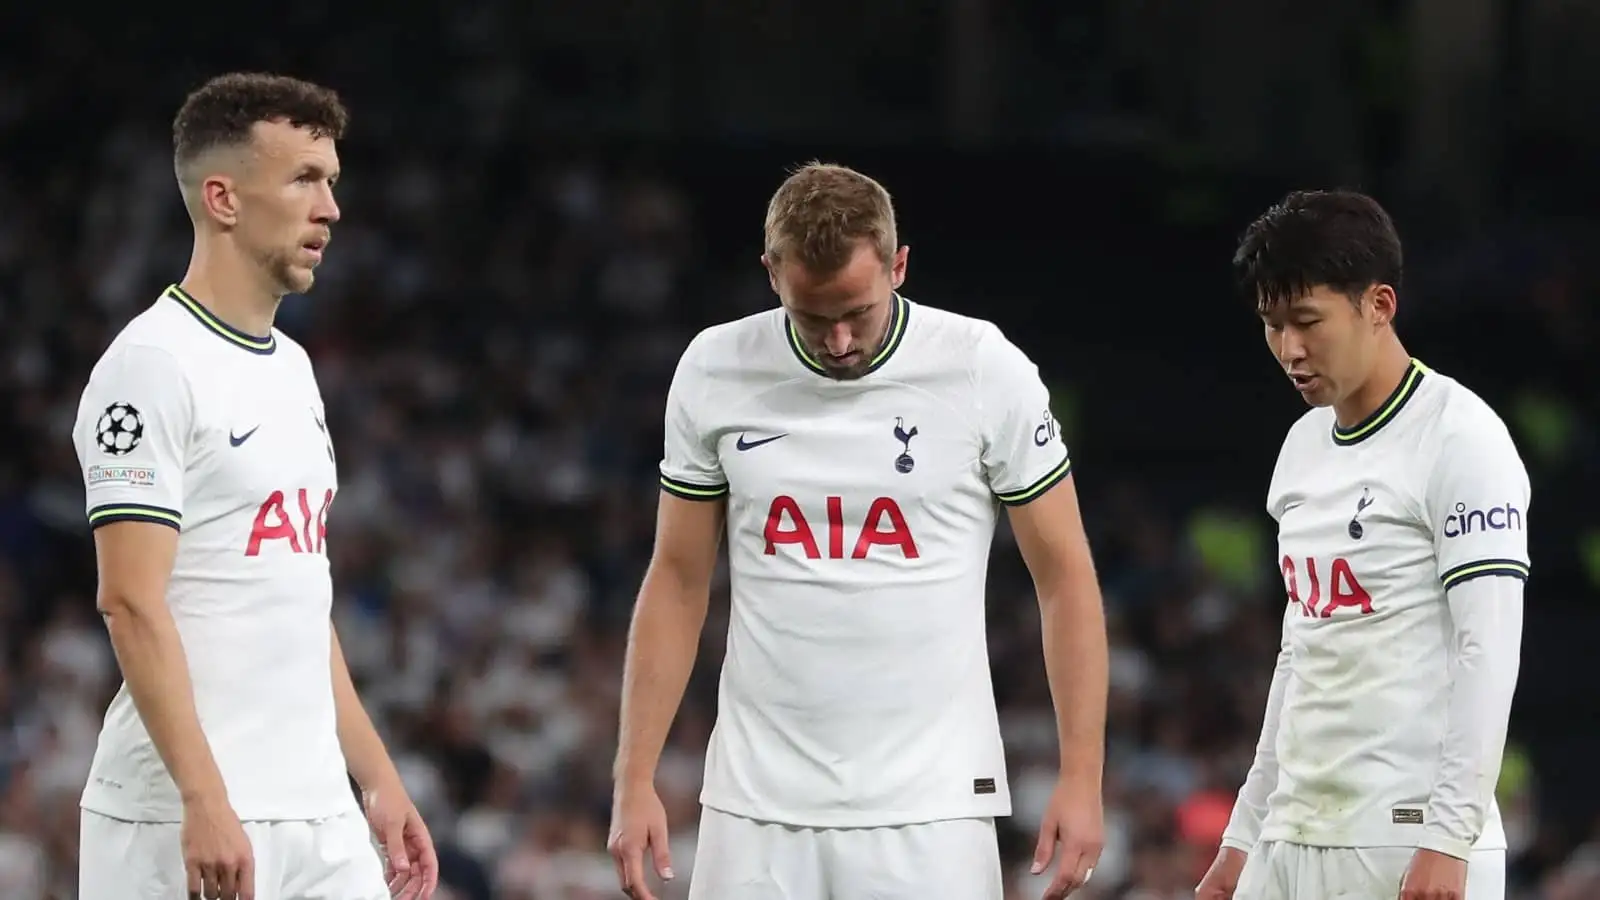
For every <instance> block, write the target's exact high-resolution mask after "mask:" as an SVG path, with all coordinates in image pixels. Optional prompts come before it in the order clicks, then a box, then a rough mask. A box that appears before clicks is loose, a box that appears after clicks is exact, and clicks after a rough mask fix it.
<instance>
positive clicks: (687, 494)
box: [661, 475, 728, 500]
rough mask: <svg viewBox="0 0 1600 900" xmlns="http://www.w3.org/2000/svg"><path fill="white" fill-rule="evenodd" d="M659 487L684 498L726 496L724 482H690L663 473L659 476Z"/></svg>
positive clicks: (696, 498) (708, 498)
mask: <svg viewBox="0 0 1600 900" xmlns="http://www.w3.org/2000/svg"><path fill="white" fill-rule="evenodd" d="M661 489H662V490H663V491H666V492H667V493H669V494H671V495H672V496H674V497H679V498H682V499H684V500H720V499H722V498H723V497H726V496H728V486H727V485H725V484H692V483H690V482H687V481H678V480H677V479H675V478H668V477H667V476H665V475H663V476H661Z"/></svg>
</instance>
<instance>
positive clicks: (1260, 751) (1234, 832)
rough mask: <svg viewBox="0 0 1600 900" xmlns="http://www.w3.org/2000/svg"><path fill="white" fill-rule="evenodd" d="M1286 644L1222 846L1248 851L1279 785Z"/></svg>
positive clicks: (1286, 684) (1287, 664)
mask: <svg viewBox="0 0 1600 900" xmlns="http://www.w3.org/2000/svg"><path fill="white" fill-rule="evenodd" d="M1289 660H1290V657H1289V647H1288V645H1287V643H1285V644H1284V646H1283V647H1281V648H1280V649H1279V650H1278V662H1277V665H1276V666H1274V667H1273V670H1272V684H1271V686H1270V687H1268V688H1267V707H1266V711H1265V712H1264V713H1263V714H1262V716H1261V737H1260V738H1259V739H1257V741H1256V757H1255V760H1254V761H1253V762H1252V763H1251V764H1250V772H1249V773H1248V774H1246V775H1245V777H1244V785H1243V786H1242V787H1240V788H1239V795H1238V797H1237V798H1235V799H1234V801H1233V813H1232V814H1231V815H1230V816H1229V817H1228V825H1227V828H1225V829H1224V830H1223V832H1222V846H1224V847H1230V848H1232V849H1234V850H1242V851H1244V852H1245V853H1249V852H1250V851H1251V850H1254V849H1255V846H1256V841H1258V840H1259V839H1260V837H1261V823H1262V822H1263V821H1265V820H1266V817H1267V798H1268V797H1270V796H1272V789H1273V788H1275V787H1277V785H1278V723H1279V722H1280V721H1281V719H1282V716H1283V695H1284V692H1285V691H1287V690H1288V686H1289V665H1290V661H1289Z"/></svg>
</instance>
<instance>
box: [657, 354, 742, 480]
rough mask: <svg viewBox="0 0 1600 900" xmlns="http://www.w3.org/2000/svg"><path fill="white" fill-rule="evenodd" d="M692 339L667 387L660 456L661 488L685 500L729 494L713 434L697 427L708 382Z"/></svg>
mask: <svg viewBox="0 0 1600 900" xmlns="http://www.w3.org/2000/svg"><path fill="white" fill-rule="evenodd" d="M699 345H700V342H699V341H698V340H696V341H692V342H690V344H689V347H688V349H686V350H684V352H683V356H682V357H681V358H680V359H679V360H678V369H677V371H676V372H674V373H673V374H672V385H671V386H670V387H669V388H668V389H667V411H666V434H665V438H664V444H665V446H664V448H663V452H662V456H661V489H662V490H664V491H666V492H667V493H669V494H672V495H673V496H675V497H682V498H683V499H685V500H718V499H721V498H722V497H725V496H727V494H728V479H727V477H726V476H725V475H723V473H722V462H721V460H720V459H718V457H717V448H716V444H715V442H714V440H713V439H712V437H711V436H710V435H708V434H706V433H705V432H703V431H701V430H700V427H699V425H698V423H697V417H698V415H699V414H700V412H701V410H703V409H704V403H705V398H706V392H707V387H708V385H709V382H708V380H707V378H706V376H705V371H704V369H703V368H702V367H701V365H700V363H699V361H698V359H697V357H698V353H697V351H698V349H699Z"/></svg>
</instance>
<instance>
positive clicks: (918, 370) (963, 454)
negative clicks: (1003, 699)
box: [661, 295, 1069, 827]
mask: <svg viewBox="0 0 1600 900" xmlns="http://www.w3.org/2000/svg"><path fill="white" fill-rule="evenodd" d="M893 303H894V308H893V314H892V319H891V322H890V326H889V332H888V337H887V338H886V340H885V342H884V344H883V346H882V348H881V349H880V350H879V351H878V353H877V355H876V356H875V357H874V359H873V360H872V370H871V372H870V373H869V374H867V375H865V376H864V377H862V378H860V379H857V380H850V381H839V380H834V379H832V378H829V377H827V376H826V375H824V374H823V372H822V370H821V368H820V367H819V366H818V365H817V363H816V362H815V361H814V360H813V359H811V358H810V356H809V355H808V354H807V351H806V350H805V349H804V347H803V345H802V344H801V342H800V341H799V340H798V338H797V336H796V335H795V334H794V333H793V331H792V329H791V328H790V326H789V320H788V317H787V316H786V315H785V314H784V312H783V311H782V309H781V308H780V309H774V310H771V311H768V312H763V313H758V314H756V315H753V316H750V317H747V318H744V319H741V320H739V321H736V322H731V323H727V324H724V325H720V326H716V327H713V328H710V329H707V330H706V331H704V332H702V333H701V334H700V335H699V336H697V337H696V338H695V339H694V341H693V342H692V343H691V344H690V345H689V347H688V349H687V350H686V351H685V352H684V355H683V358H682V360H681V361H680V363H679V365H678V370H677V373H676V375H675V376H674V378H673V382H672V388H671V390H670V392H669V394H668V398H667V413H666V452H665V458H664V460H663V462H662V464H661V476H662V477H661V482H662V485H663V488H664V489H665V490H666V491H668V492H670V493H672V494H674V495H677V496H679V497H685V498H688V499H707V500H712V499H718V498H723V497H725V498H726V499H727V511H728V523H727V535H728V558H729V568H730V572H731V580H732V593H733V607H732V616H731V621H730V625H729V634H728V641H727V656H726V660H725V662H724V664H723V670H722V680H721V694H720V697H719V699H718V716H717V722H716V726H715V728H714V730H713V733H712V736H711V744H710V748H709V751H708V753H707V758H706V779H705V787H704V791H703V793H702V796H701V800H702V802H703V803H705V804H706V805H707V806H710V807H712V808H715V809H719V810H722V811H723V812H728V813H732V814H735V815H741V816H746V817H749V818H754V819H759V820H763V821H769V822H780V823H786V824H793V825H798V826H810V827H853V826H886V825H896V824H908V823H914V822H927V821H936V820H941V819H950V818H963V817H973V816H1003V815H1009V814H1010V808H1011V807H1010V803H1011V801H1010V790H1009V787H1008V785H1007V781H1006V771H1005V758H1004V753H1003V750H1002V747H1001V742H1000V730H999V726H998V722H997V716H996V712H995V701H994V691H993V687H992V685H991V683H990V677H989V658H988V645H987V636H986V629H985V617H984V592H985V582H986V580H987V574H988V573H987V570H988V560H989V548H990V544H991V542H992V539H993V535H994V526H995V521H996V516H997V511H998V508H999V506H1000V504H1002V503H1013V504H1021V503H1026V502H1028V501H1029V500H1031V499H1033V498H1035V497H1037V496H1039V495H1040V494H1042V493H1043V492H1044V491H1046V490H1048V489H1049V488H1050V487H1051V486H1053V485H1055V484H1057V483H1058V482H1060V481H1061V480H1063V479H1064V478H1066V477H1067V473H1068V469H1069V460H1068V456H1067V450H1066V447H1065V446H1064V444H1063V442H1062V438H1061V435H1060V433H1059V429H1058V427H1057V425H1056V422H1055V420H1054V419H1053V418H1052V417H1051V415H1050V408H1049V407H1050V400H1049V396H1048V393H1047V391H1046V389H1045V387H1044V385H1043V383H1042V382H1041V381H1040V379H1039V374H1038V370H1037V368H1036V367H1035V366H1034V364H1033V363H1032V362H1030V361H1029V360H1028V358H1027V357H1026V356H1025V355H1024V354H1023V353H1022V352H1021V351H1020V350H1019V349H1018V348H1017V347H1016V346H1014V345H1013V344H1011V343H1010V342H1009V341H1008V340H1006V338H1005V337H1004V336H1002V335H1001V333H1000V331H999V329H997V328H996V327H995V326H994V325H991V324H989V323H987V322H982V321H978V320H975V319H969V318H966V317H963V316H959V315H955V314H953V313H949V312H944V311H941V310H937V309H932V308H929V307H926V306H921V305H918V304H914V303H911V302H910V301H908V300H906V299H904V298H902V297H900V296H898V295H896V296H895V298H894V300H893Z"/></svg>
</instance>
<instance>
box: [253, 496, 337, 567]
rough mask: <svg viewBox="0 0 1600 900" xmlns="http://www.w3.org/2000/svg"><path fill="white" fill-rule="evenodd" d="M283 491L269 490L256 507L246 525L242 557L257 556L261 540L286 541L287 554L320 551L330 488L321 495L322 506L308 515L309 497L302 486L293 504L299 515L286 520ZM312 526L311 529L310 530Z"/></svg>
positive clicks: (324, 541) (325, 533) (324, 537)
mask: <svg viewBox="0 0 1600 900" xmlns="http://www.w3.org/2000/svg"><path fill="white" fill-rule="evenodd" d="M285 499H286V498H285V497H284V495H283V491H273V492H272V494H271V496H269V497H267V501H266V502H265V503H263V504H261V508H260V509H258V510H256V520H255V521H254V522H252V523H251V525H250V543H249V544H248V545H247V546H246V547H245V549H244V555H245V556H260V555H261V544H262V542H263V541H288V542H289V551H290V552H291V553H321V552H322V548H323V546H324V545H326V544H327V541H328V507H330V506H332V505H333V489H332V488H329V489H328V490H327V491H325V492H324V493H323V495H322V506H321V507H320V508H319V509H318V510H317V513H316V515H315V516H313V515H312V514H311V496H310V494H309V493H308V492H307V491H306V489H305V488H301V489H300V490H299V491H298V496H297V497H296V500H298V502H297V503H296V504H295V505H296V507H298V509H296V512H298V513H299V514H300V515H299V518H298V519H290V517H289V508H288V507H287V506H285V505H284V501H285ZM313 529H315V530H313Z"/></svg>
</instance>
